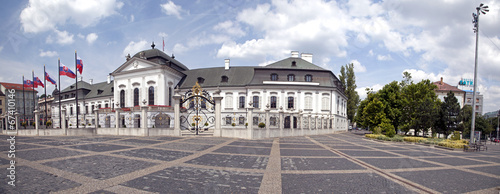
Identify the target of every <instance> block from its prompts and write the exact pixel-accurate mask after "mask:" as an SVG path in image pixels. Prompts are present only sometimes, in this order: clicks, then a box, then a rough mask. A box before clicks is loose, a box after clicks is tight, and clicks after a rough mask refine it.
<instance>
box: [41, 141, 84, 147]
mask: <svg viewBox="0 0 500 194" xmlns="http://www.w3.org/2000/svg"><path fill="white" fill-rule="evenodd" d="M86 143H90V142H88V141H72V140H62V141H47V142H40V143H39V144H43V145H49V146H67V145H78V144H86Z"/></svg>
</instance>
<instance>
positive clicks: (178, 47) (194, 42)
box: [173, 32, 231, 53]
mask: <svg viewBox="0 0 500 194" xmlns="http://www.w3.org/2000/svg"><path fill="white" fill-rule="evenodd" d="M229 41H231V38H230V37H229V36H228V35H223V34H206V33H205V32H203V33H201V34H200V35H198V36H195V37H193V38H190V39H189V40H188V42H187V43H186V44H180V43H177V44H175V45H174V50H173V51H174V52H175V53H183V52H186V51H188V50H191V49H195V48H200V47H202V46H205V45H209V44H221V43H225V42H229Z"/></svg>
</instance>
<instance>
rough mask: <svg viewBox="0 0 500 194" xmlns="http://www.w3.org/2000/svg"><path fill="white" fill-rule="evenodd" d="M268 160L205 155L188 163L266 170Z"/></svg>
mask: <svg viewBox="0 0 500 194" xmlns="http://www.w3.org/2000/svg"><path fill="white" fill-rule="evenodd" d="M268 160H269V157H262V156H239V155H224V154H205V155H203V156H200V157H198V158H195V159H192V160H189V161H187V162H186V163H188V164H198V165H207V166H219V167H231V168H249V169H266V166H267V162H268Z"/></svg>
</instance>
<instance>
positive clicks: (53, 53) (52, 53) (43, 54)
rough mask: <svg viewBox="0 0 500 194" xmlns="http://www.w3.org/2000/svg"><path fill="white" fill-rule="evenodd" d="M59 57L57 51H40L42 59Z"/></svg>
mask: <svg viewBox="0 0 500 194" xmlns="http://www.w3.org/2000/svg"><path fill="white" fill-rule="evenodd" d="M57 55H58V54H57V52H56V51H43V50H42V49H40V57H55V56H57Z"/></svg>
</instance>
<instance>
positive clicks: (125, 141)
mask: <svg viewBox="0 0 500 194" xmlns="http://www.w3.org/2000/svg"><path fill="white" fill-rule="evenodd" d="M162 142H163V141H157V140H146V139H123V140H118V141H114V142H113V143H117V144H125V145H138V146H142V145H151V144H157V143H162Z"/></svg>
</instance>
